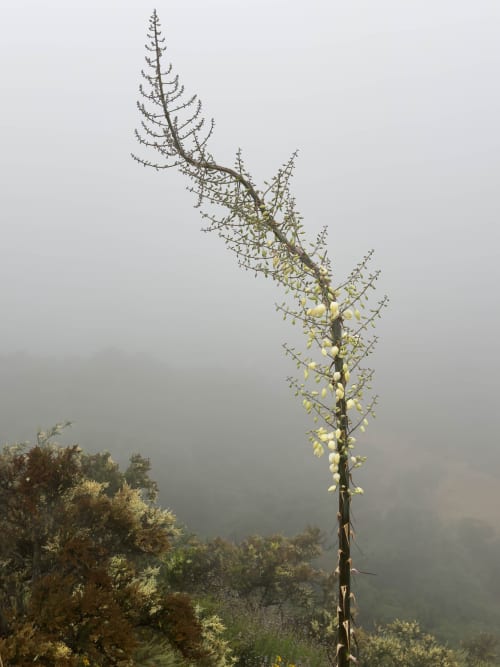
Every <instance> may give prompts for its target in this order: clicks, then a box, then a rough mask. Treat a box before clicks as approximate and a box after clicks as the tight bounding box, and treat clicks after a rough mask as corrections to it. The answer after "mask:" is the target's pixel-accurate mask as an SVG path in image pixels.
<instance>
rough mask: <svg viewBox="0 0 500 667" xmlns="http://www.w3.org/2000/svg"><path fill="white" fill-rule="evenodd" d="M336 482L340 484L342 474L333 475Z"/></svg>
mask: <svg viewBox="0 0 500 667" xmlns="http://www.w3.org/2000/svg"><path fill="white" fill-rule="evenodd" d="M333 479H334V481H335V482H336V483H337V484H338V483H339V482H340V473H338V472H336V473H334V474H333Z"/></svg>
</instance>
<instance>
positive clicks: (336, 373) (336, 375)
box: [333, 371, 340, 382]
mask: <svg viewBox="0 0 500 667" xmlns="http://www.w3.org/2000/svg"><path fill="white" fill-rule="evenodd" d="M333 379H334V381H335V382H338V381H339V380H340V373H339V372H338V371H335V373H334V374H333Z"/></svg>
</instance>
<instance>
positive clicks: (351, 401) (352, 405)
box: [346, 398, 354, 410]
mask: <svg viewBox="0 0 500 667" xmlns="http://www.w3.org/2000/svg"><path fill="white" fill-rule="evenodd" d="M353 407H354V401H353V400H352V398H350V399H349V400H348V401H347V403H346V408H347V409H348V410H350V409H351V408H353Z"/></svg>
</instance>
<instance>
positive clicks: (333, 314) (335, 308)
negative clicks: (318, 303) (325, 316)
mask: <svg viewBox="0 0 500 667" xmlns="http://www.w3.org/2000/svg"><path fill="white" fill-rule="evenodd" d="M338 316H339V304H338V303H337V302H336V301H332V302H331V304H330V318H331V319H332V320H336V319H337V317H338Z"/></svg>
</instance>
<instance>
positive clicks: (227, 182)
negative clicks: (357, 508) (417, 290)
mask: <svg viewBox="0 0 500 667" xmlns="http://www.w3.org/2000/svg"><path fill="white" fill-rule="evenodd" d="M146 49H147V55H146V63H147V68H146V70H145V71H143V72H142V76H143V84H142V85H141V87H140V93H141V100H140V101H139V102H138V108H139V111H140V113H141V115H142V119H141V129H140V130H136V136H137V139H138V141H139V142H140V144H142V145H143V146H145V147H146V148H148V149H151V148H152V149H154V150H155V151H157V153H158V154H159V156H160V162H152V161H149V160H147V159H144V158H142V157H138V156H136V155H134V156H133V157H134V159H135V160H137V161H138V162H140V163H141V164H143V165H145V166H150V167H153V168H155V169H165V168H170V167H176V168H177V169H179V170H180V171H181V172H182V173H183V174H185V175H186V176H187V177H188V179H189V181H190V186H189V188H188V189H189V190H190V191H192V192H193V193H194V194H195V195H196V197H197V206H198V207H200V208H201V211H202V217H203V218H204V220H205V222H206V227H205V231H215V232H216V233H217V234H218V235H219V236H220V237H221V238H222V239H223V240H224V242H225V243H226V245H227V247H228V248H229V249H230V250H231V251H233V252H234V253H235V254H236V257H237V260H238V264H239V265H240V266H241V267H242V268H244V269H246V270H250V271H252V272H254V273H255V274H259V273H263V274H264V276H266V277H270V278H272V279H273V280H274V281H275V282H277V283H279V284H280V285H281V286H282V287H283V288H284V291H285V295H286V296H285V300H284V301H283V303H281V304H279V305H277V309H278V310H279V311H280V312H281V313H282V314H283V317H284V318H285V319H288V318H290V319H291V320H292V323H293V324H296V323H299V324H300V325H301V326H302V329H303V331H304V334H305V337H306V345H305V348H306V349H305V350H303V351H302V350H297V349H295V348H293V347H290V346H288V345H285V346H284V349H285V352H286V354H287V355H288V356H289V357H291V358H292V359H293V361H294V362H295V363H296V365H297V369H298V370H299V372H300V377H298V378H289V382H290V386H291V387H292V388H293V389H294V390H295V392H296V394H297V395H299V396H300V397H301V398H302V403H303V406H304V408H305V410H306V411H307V412H308V413H310V414H311V415H312V416H313V420H314V428H313V429H312V430H311V432H310V440H311V443H312V447H313V452H314V454H315V455H316V456H318V457H320V456H322V455H323V454H324V452H325V450H327V451H328V461H329V469H330V472H331V475H332V482H331V484H330V486H329V489H328V490H329V491H330V492H331V493H334V492H338V498H339V509H338V514H337V518H338V526H339V529H338V536H339V552H338V553H339V560H338V567H337V573H338V578H339V604H338V609H337V612H338V613H337V617H338V624H339V635H338V643H337V646H336V650H335V655H336V661H337V664H338V665H339V667H342V666H343V665H347V664H348V663H349V661H350V660H351V659H354V656H353V649H352V635H353V631H352V627H351V622H352V619H351V606H350V602H351V596H352V594H351V588H350V574H351V568H352V561H351V556H350V542H351V536H352V532H351V520H350V502H351V496H352V495H355V494H361V493H363V490H362V489H361V488H360V487H358V486H355V484H354V482H353V479H352V471H353V469H355V468H358V467H359V466H361V465H362V464H363V462H364V461H365V457H364V456H360V455H357V454H356V453H355V451H354V449H355V441H356V439H355V436H354V433H355V432H356V431H357V430H359V431H361V432H364V431H365V428H366V426H367V424H368V418H369V417H370V416H373V415H374V407H375V404H376V400H377V399H376V396H372V397H370V396H369V392H370V390H371V384H370V383H371V379H372V371H371V370H370V369H366V368H363V367H362V365H361V364H362V363H363V360H364V359H365V358H366V357H367V356H368V355H369V354H370V353H371V352H372V350H373V348H374V346H375V344H376V342H377V338H376V336H373V337H371V336H370V335H368V332H369V330H370V329H371V328H372V327H374V326H375V323H376V320H377V319H378V318H379V317H380V314H381V311H382V309H383V308H384V306H385V305H386V303H387V298H386V297H384V298H382V299H381V300H380V301H379V302H378V303H377V304H376V305H375V307H372V308H370V307H368V299H369V293H370V291H371V290H372V289H373V288H374V285H375V282H376V281H377V279H378V277H379V272H378V271H376V272H370V271H369V263H370V260H371V257H372V254H373V253H372V252H369V253H368V254H367V255H366V256H365V257H364V258H363V259H362V260H361V262H360V263H359V264H358V265H357V266H356V267H355V268H354V270H353V271H352V273H351V274H350V275H349V277H348V278H347V280H346V281H345V282H343V283H342V284H340V285H337V286H335V285H334V284H333V281H332V267H331V262H330V259H329V258H328V254H327V231H326V229H323V231H322V232H321V233H320V234H319V235H318V236H317V238H316V239H314V241H313V242H307V241H306V238H305V233H304V229H303V224H302V218H301V216H300V214H299V213H298V211H297V209H296V204H295V200H294V198H293V196H292V195H291V192H290V181H291V178H292V175H293V171H294V166H295V160H296V154H293V155H292V156H291V158H290V159H289V160H288V161H287V162H285V163H284V164H283V165H282V166H281V168H280V169H279V170H278V172H277V173H276V175H275V176H274V177H273V178H272V179H271V181H270V182H266V183H264V187H262V188H261V189H257V187H256V185H255V184H254V182H253V180H252V177H251V175H250V174H249V172H248V171H247V169H246V167H245V164H244V162H243V158H242V155H241V151H238V152H237V154H236V160H235V163H234V166H233V167H227V166H223V165H220V164H218V163H217V162H216V161H215V159H214V157H213V156H212V154H211V153H210V152H209V150H208V141H209V139H210V138H211V136H212V133H213V129H214V123H213V121H211V122H210V123H206V122H205V119H204V117H203V115H202V105H201V102H200V101H199V99H198V98H197V96H196V95H195V96H192V97H188V96H186V94H185V91H184V87H183V86H182V85H181V83H180V82H179V78H178V76H177V75H174V73H173V69H172V66H171V65H168V66H166V67H165V65H164V53H165V50H166V47H165V40H164V37H163V36H162V34H161V30H160V22H159V20H158V16H157V14H156V12H154V13H153V15H152V17H151V19H150V26H149V32H148V44H146Z"/></svg>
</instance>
